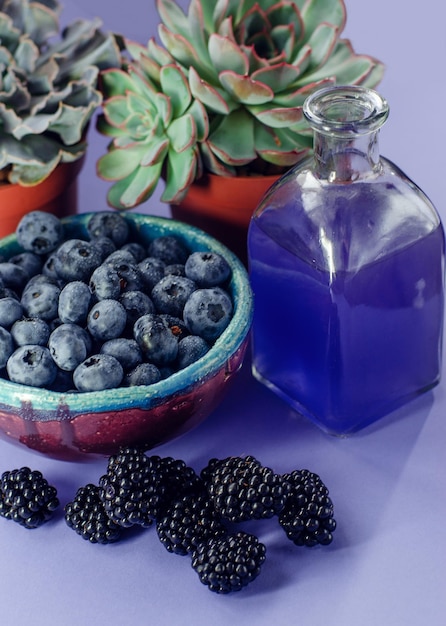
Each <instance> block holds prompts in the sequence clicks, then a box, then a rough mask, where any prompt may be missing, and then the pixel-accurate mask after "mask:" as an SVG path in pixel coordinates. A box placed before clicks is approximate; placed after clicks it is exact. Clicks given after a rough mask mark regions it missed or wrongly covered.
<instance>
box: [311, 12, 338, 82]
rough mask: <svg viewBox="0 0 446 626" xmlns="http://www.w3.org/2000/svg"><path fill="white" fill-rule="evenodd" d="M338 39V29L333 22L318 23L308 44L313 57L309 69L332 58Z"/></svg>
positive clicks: (320, 65) (319, 65)
mask: <svg viewBox="0 0 446 626" xmlns="http://www.w3.org/2000/svg"><path fill="white" fill-rule="evenodd" d="M337 39H338V29H337V27H336V26H333V25H332V24H318V26H317V27H316V28H315V30H314V31H313V33H312V34H311V37H310V38H309V40H308V45H309V46H310V47H311V58H310V64H309V68H308V70H309V71H312V70H313V69H315V68H318V67H322V66H323V65H324V64H325V63H326V62H327V60H328V59H329V58H330V55H331V53H332V52H333V49H334V47H335V46H336V42H337Z"/></svg>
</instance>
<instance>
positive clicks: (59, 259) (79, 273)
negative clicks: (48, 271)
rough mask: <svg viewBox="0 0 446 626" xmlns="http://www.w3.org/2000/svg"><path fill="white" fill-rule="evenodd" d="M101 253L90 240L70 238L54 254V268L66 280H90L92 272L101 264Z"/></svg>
mask: <svg viewBox="0 0 446 626" xmlns="http://www.w3.org/2000/svg"><path fill="white" fill-rule="evenodd" d="M101 261H102V259H101V255H100V252H99V250H98V249H97V248H95V247H94V245H93V244H92V243H91V242H89V241H83V240H82V239H68V240H67V241H64V243H63V244H61V246H59V248H58V249H57V252H56V253H55V255H54V269H55V271H56V273H57V275H58V276H59V277H60V278H62V279H63V280H65V281H70V280H82V281H84V282H88V280H89V278H90V276H91V274H92V272H93V271H94V270H95V269H96V268H97V267H98V265H100V264H101Z"/></svg>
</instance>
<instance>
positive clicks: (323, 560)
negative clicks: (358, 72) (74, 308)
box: [0, 0, 446, 626]
mask: <svg viewBox="0 0 446 626" xmlns="http://www.w3.org/2000/svg"><path fill="white" fill-rule="evenodd" d="M64 4H65V10H64V13H63V16H64V19H66V20H67V21H70V20H71V19H73V18H74V17H78V16H86V17H93V16H95V15H100V16H102V19H103V21H104V24H105V26H106V27H107V28H109V29H115V30H119V31H120V32H122V33H124V34H126V35H127V36H129V37H132V38H134V39H137V40H139V41H141V42H146V41H147V39H148V38H149V37H150V36H152V35H155V33H156V24H157V21H158V18H157V14H156V11H155V9H154V2H153V1H151V2H150V1H145V0H126V1H125V2H122V3H121V2H120V3H112V2H111V1H110V0H77V1H76V2H74V1H73V2H70V1H69V0H65V3H64ZM187 4H188V3H187V2H185V1H184V0H183V2H182V5H183V6H187ZM347 10H348V22H347V27H346V30H345V31H344V36H346V37H349V38H350V39H351V41H352V43H353V45H354V47H355V49H356V51H357V52H363V53H368V54H371V55H373V56H376V57H378V58H380V59H381V60H382V61H384V62H385V64H386V66H387V71H386V75H385V79H384V80H383V82H382V83H381V85H380V87H379V90H380V92H381V93H382V94H383V95H384V96H385V97H386V98H387V99H388V101H389V103H390V108H391V115H390V118H389V121H388V122H387V124H386V125H385V127H384V128H383V131H382V133H381V151H382V153H383V154H384V155H385V156H387V157H388V158H390V159H391V160H393V161H395V162H396V163H397V164H398V165H399V166H400V167H401V168H402V169H403V171H405V172H406V174H408V175H409V176H410V177H411V178H413V179H414V180H415V181H416V182H417V183H418V184H419V186H420V187H421V188H422V189H424V191H425V192H426V193H427V194H428V195H429V196H430V198H431V199H432V201H433V202H434V204H435V205H436V206H437V208H438V210H439V212H440V214H441V215H442V217H443V219H444V220H446V204H445V202H444V186H445V175H444V170H445V166H446V161H445V158H444V149H443V147H444V143H445V140H446V136H445V129H444V121H443V120H444V103H445V102H446V86H445V85H446V82H445V75H444V65H445V52H446V36H445V34H444V23H445V19H446V10H445V8H444V6H443V4H442V3H441V2H439V1H438V0H425V1H424V2H423V3H422V4H421V5H420V6H419V7H418V6H417V7H416V8H414V5H413V4H412V5H411V7H408V3H407V2H405V1H403V0H393V1H392V2H389V0H374V2H373V3H364V2H354V1H353V0H350V1H347ZM90 142H91V146H90V148H91V149H90V152H89V157H88V159H87V162H86V165H85V167H84V170H83V173H82V175H81V180H80V185H81V186H80V194H79V203H80V210H81V211H90V210H101V209H105V208H107V207H106V202H105V194H106V191H107V188H108V186H107V185H106V184H105V183H102V182H101V181H99V180H98V179H97V177H96V175H95V163H96V160H97V158H98V157H99V155H100V154H102V153H103V150H104V146H105V141H104V139H103V138H102V137H98V136H97V135H96V134H95V133H94V132H90ZM158 196H159V193H158V194H157V196H156V197H155V198H152V199H151V200H150V201H149V202H147V203H146V205H145V206H144V207H142V208H140V209H139V210H140V211H144V212H149V213H156V214H161V215H168V210H167V207H166V206H164V205H162V204H160V203H159V201H158ZM445 409H446V398H445V391H444V383H443V384H440V386H439V387H437V388H436V389H435V390H434V391H433V392H430V393H428V394H426V395H424V396H422V397H420V398H419V399H417V400H416V401H414V402H413V403H412V404H410V405H408V406H407V407H405V408H404V409H402V410H400V411H397V412H395V413H393V414H392V415H390V416H388V417H387V418H385V419H383V420H381V421H379V422H378V423H376V424H375V425H373V426H371V427H369V428H367V429H366V430H364V431H362V432H361V433H359V434H357V435H355V436H353V437H351V438H347V439H336V438H330V437H328V436H326V435H324V434H323V433H321V432H320V431H319V430H317V429H316V427H314V426H312V425H311V424H309V423H307V422H306V421H304V420H303V419H302V418H300V417H299V416H298V415H296V414H295V413H293V412H292V411H291V410H289V409H288V408H287V407H286V406H285V405H284V404H283V403H282V402H281V401H280V400H279V399H277V398H276V397H275V396H273V395H272V394H271V393H269V392H268V391H267V390H266V389H264V388H263V387H261V386H260V385H259V384H258V383H256V382H254V381H253V379H252V378H251V375H250V372H249V359H248V360H247V362H246V366H245V368H244V371H242V373H241V374H240V376H239V378H238V380H237V381H236V383H235V385H234V387H233V388H232V390H231V392H230V394H229V395H228V396H227V398H226V400H225V401H224V403H223V404H222V405H221V407H220V408H219V409H218V410H217V411H216V412H215V413H214V414H213V415H212V416H211V417H210V418H209V419H208V420H207V421H206V422H205V423H204V424H202V425H201V426H199V427H198V428H197V429H195V430H194V431H193V432H192V433H189V434H188V435H186V436H184V437H183V438H182V439H179V440H178V441H176V442H173V443H170V444H167V445H164V446H162V447H161V448H158V449H157V450H156V453H157V454H160V455H162V456H174V457H177V458H183V459H184V460H185V461H187V463H188V464H190V465H192V466H193V467H195V468H196V469H197V470H200V469H201V468H202V467H203V466H204V465H205V464H206V463H207V461H208V459H209V458H211V457H213V456H218V457H222V458H223V457H225V456H228V455H236V454H254V455H255V456H257V458H259V460H261V461H262V462H263V463H264V464H265V465H269V466H270V467H272V468H273V469H275V470H276V471H277V472H286V471H290V470H292V469H294V468H302V467H307V468H308V469H310V470H312V471H315V472H316V473H318V474H320V475H321V477H322V478H323V480H324V481H325V482H326V483H327V485H328V487H329V488H330V492H331V495H332V498H333V501H334V504H335V511H336V518H337V520H338V530H337V531H336V534H335V540H334V542H333V544H332V545H331V546H329V547H327V548H321V549H314V550H305V549H298V548H295V547H294V546H293V545H292V544H291V543H290V542H289V541H288V540H287V539H286V538H285V536H284V534H283V533H282V531H280V529H279V528H278V526H277V523H276V521H275V520H268V521H265V522H259V523H256V524H253V525H244V526H243V528H245V529H248V530H252V531H253V532H255V533H256V534H258V536H259V537H260V539H261V540H262V541H264V542H265V543H266V545H267V549H268V555H267V560H266V562H265V565H264V568H263V572H262V574H261V575H260V577H259V578H258V580H257V581H256V582H255V583H253V584H252V585H251V586H250V587H249V588H248V589H246V590H244V591H243V592H241V593H238V594H233V595H232V596H227V597H225V596H217V595H216V594H212V593H211V592H209V591H208V590H207V589H206V588H205V587H204V586H203V585H201V584H200V582H199V581H198V578H197V576H196V574H195V573H194V572H193V571H192V569H191V567H190V560H189V558H188V557H179V556H175V555H172V554H169V553H168V552H167V551H166V550H165V549H164V548H163V547H162V546H161V544H160V543H159V541H158V539H157V537H156V532H155V530H154V529H151V530H148V531H144V532H141V533H135V534H133V535H132V537H131V538H129V539H127V540H125V541H122V542H120V543H117V544H114V545H110V546H98V545H91V544H89V543H88V542H86V541H83V540H82V539H81V538H80V537H79V536H78V535H76V534H75V533H74V532H72V531H70V530H69V529H68V528H67V526H66V525H65V523H64V521H63V519H62V513H61V512H60V513H59V516H58V517H56V518H55V520H54V521H52V522H50V523H48V524H46V525H44V526H43V527H41V528H40V529H38V530H35V531H26V530H25V529H24V528H22V527H20V526H18V525H16V524H14V523H12V522H8V521H6V520H2V519H0V607H1V608H0V615H1V617H0V620H1V623H2V624H5V626H22V625H23V626H24V625H25V624H26V625H28V624H33V625H34V626H40V625H45V626H53V625H54V626H56V625H58V626H59V625H63V626H74V625H76V626H79V625H80V624H92V623H94V624H97V625H99V626H102V625H108V626H114V625H118V624H119V625H120V624H129V625H132V626H139V625H141V626H142V625H145V624H149V623H153V624H157V625H160V626H164V625H166V626H189V625H192V624H193V625H194V626H208V625H209V624H212V625H213V626H220V625H233V624H234V625H235V624H246V625H249V626H250V625H251V624H255V625H256V626H264V625H267V624H268V625H271V624H277V625H278V626H288V625H290V624H297V623H298V624H302V625H303V626H322V625H324V626H325V625H326V624H327V623H328V624H333V625H336V626H341V625H342V626H358V625H359V624H360V625H361V626H377V625H379V626H388V625H389V626H390V625H391V626H394V625H396V626H399V625H404V626H420V624H426V626H427V625H429V626H440V625H443V624H444V623H445V621H444V620H445V617H446V599H445V598H446V594H445V589H446V574H445V570H446V533H445V530H444V524H445V522H444V520H445V519H446V504H445V486H446V454H445V446H446V419H445ZM0 460H1V463H0V471H4V470H6V469H12V468H14V467H20V466H22V465H29V466H31V467H32V468H35V469H40V470H41V471H42V472H43V473H44V474H45V476H46V477H47V478H48V479H49V481H50V482H52V483H53V484H55V485H56V486H57V488H58V491H59V496H60V499H61V501H62V504H65V503H66V502H67V501H69V500H70V499H72V497H73V496H74V493H75V491H76V489H77V488H78V487H79V486H82V485H85V484H86V483H87V482H96V483H97V481H98V479H99V477H100V475H101V474H102V473H103V472H104V470H105V466H106V462H105V460H104V461H98V462H94V463H86V464H73V463H64V462H60V461H53V460H50V459H46V458H44V457H42V456H39V455H37V454H36V453H33V452H28V451H27V450H25V449H21V448H18V447H15V446H13V445H11V444H9V443H6V442H3V441H1V442H0Z"/></svg>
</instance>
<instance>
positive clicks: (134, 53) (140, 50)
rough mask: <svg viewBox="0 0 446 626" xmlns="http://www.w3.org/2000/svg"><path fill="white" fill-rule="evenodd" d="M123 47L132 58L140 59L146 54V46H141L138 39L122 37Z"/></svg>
mask: <svg viewBox="0 0 446 626" xmlns="http://www.w3.org/2000/svg"><path fill="white" fill-rule="evenodd" d="M124 45H125V49H126V50H127V51H128V52H129V53H130V55H131V57H132V59H136V60H137V61H139V60H140V58H141V56H142V55H143V54H147V46H143V45H142V44H141V43H139V42H138V41H133V39H127V38H124Z"/></svg>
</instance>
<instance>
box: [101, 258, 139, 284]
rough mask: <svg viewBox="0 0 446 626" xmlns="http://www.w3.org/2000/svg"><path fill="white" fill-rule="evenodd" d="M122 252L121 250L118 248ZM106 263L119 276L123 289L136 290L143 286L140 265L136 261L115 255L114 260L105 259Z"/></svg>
mask: <svg viewBox="0 0 446 626" xmlns="http://www.w3.org/2000/svg"><path fill="white" fill-rule="evenodd" d="M118 252H120V250H118ZM112 256H113V255H112ZM105 265H110V266H111V267H112V269H114V270H115V271H116V272H117V274H118V276H119V283H120V288H121V292H122V291H135V290H140V289H141V288H142V284H143V283H142V278H141V273H140V271H139V268H138V265H137V264H136V263H135V262H128V261H125V260H123V259H122V260H120V259H118V258H117V257H114V260H112V261H109V259H107V260H106V261H105Z"/></svg>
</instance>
